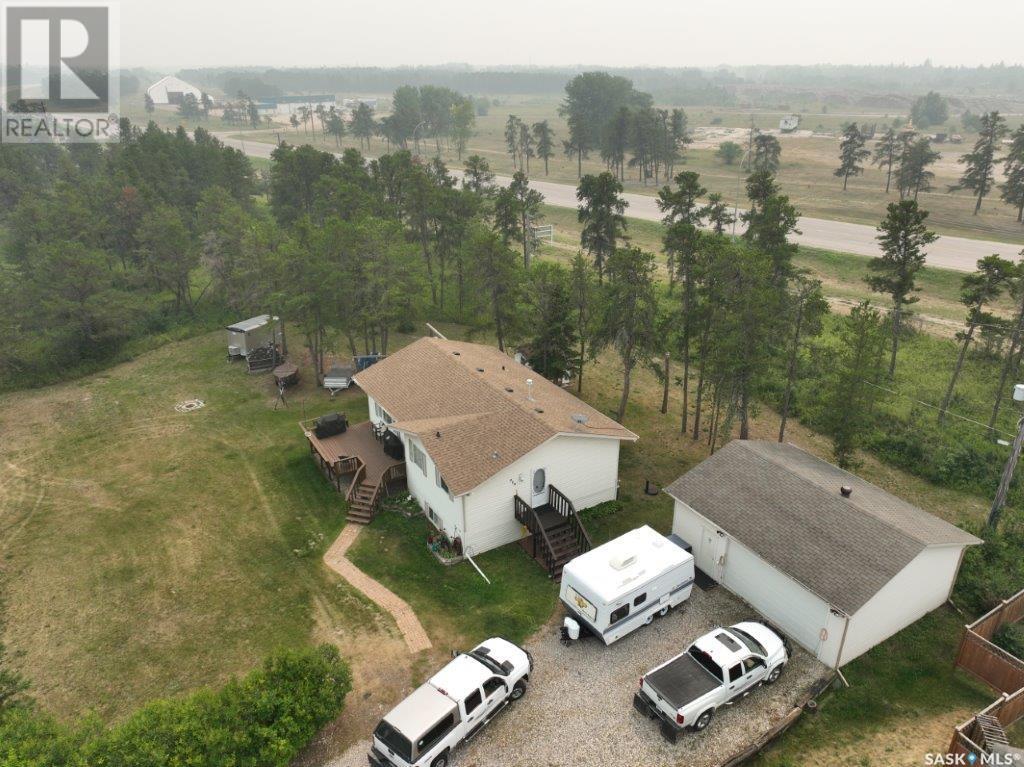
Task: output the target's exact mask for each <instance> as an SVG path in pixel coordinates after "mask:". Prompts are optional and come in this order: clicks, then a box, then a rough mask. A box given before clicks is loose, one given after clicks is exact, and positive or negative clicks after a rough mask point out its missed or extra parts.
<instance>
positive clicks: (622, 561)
mask: <svg viewBox="0 0 1024 767" xmlns="http://www.w3.org/2000/svg"><path fill="white" fill-rule="evenodd" d="M608 564H609V565H611V566H612V569H613V570H625V569H626V568H627V567H630V566H631V565H635V564H636V554H625V553H622V554H615V555H613V556H612V558H611V559H609V560H608Z"/></svg>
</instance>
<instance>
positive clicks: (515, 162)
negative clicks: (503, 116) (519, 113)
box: [505, 114, 523, 168]
mask: <svg viewBox="0 0 1024 767" xmlns="http://www.w3.org/2000/svg"><path fill="white" fill-rule="evenodd" d="M522 124H523V121H522V120H520V119H519V118H518V117H516V116H515V115H512V114H510V115H509V116H508V119H507V120H505V151H506V152H508V154H509V156H510V157H511V158H512V167H513V168H518V167H519V138H520V136H521V135H522V131H521V128H522Z"/></svg>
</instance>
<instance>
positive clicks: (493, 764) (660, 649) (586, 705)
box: [331, 588, 828, 767]
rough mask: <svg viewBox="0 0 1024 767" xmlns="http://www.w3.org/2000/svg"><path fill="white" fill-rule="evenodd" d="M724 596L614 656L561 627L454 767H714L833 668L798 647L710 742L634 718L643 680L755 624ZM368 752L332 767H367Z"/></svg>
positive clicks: (690, 607)
mask: <svg viewBox="0 0 1024 767" xmlns="http://www.w3.org/2000/svg"><path fill="white" fill-rule="evenodd" d="M755 617H756V615H755V614H754V613H753V611H752V610H751V609H750V608H749V607H747V606H746V605H744V604H743V603H742V602H741V601H740V600H738V599H736V598H735V597H734V596H733V595H731V594H730V593H729V592H728V591H726V590H725V589H723V588H715V589H712V590H710V591H702V590H701V589H699V588H695V589H694V591H693V595H692V596H691V597H690V599H689V601H688V602H687V603H686V605H685V606H684V607H683V609H682V610H676V611H673V612H672V613H669V615H668V616H666V617H665V618H662V619H660V620H656V621H655V622H654V623H653V624H651V625H650V626H646V627H644V628H641V629H639V630H638V631H636V632H634V633H633V634H631V635H630V636H628V637H626V638H624V639H621V640H620V641H618V642H616V643H615V644H613V645H612V646H611V647H605V646H604V645H602V644H601V643H600V642H599V641H598V640H596V639H593V638H591V639H587V640H583V641H580V642H576V643H574V644H572V645H570V646H568V647H564V646H562V644H561V642H559V639H558V633H559V625H560V621H561V618H560V617H559V618H558V621H557V622H556V621H552V622H551V623H550V624H549V625H547V626H546V627H545V628H544V629H542V630H541V631H540V632H538V634H537V635H536V636H534V637H533V638H532V639H531V640H530V641H529V643H528V644H527V649H529V650H530V652H531V653H532V654H533V658H534V664H535V666H534V673H533V676H532V677H531V679H530V688H529V690H528V692H527V694H526V696H525V697H524V698H523V699H522V700H521V701H519V702H518V703H516V704H515V705H514V706H511V707H510V708H509V709H508V710H506V711H504V712H502V713H501V714H499V715H498V717H497V718H496V719H495V720H494V721H493V722H491V723H490V725H488V726H487V728H486V729H485V730H484V731H483V732H481V733H480V735H478V736H477V737H476V738H475V739H474V740H473V741H471V742H470V743H469V744H468V745H466V746H465V747H464V748H461V749H459V750H457V751H456V752H455V753H454V755H453V759H452V763H453V765H454V767H516V766H519V765H522V766H523V767H525V766H526V765H530V767H536V766H537V765H559V766H564V767H576V766H577V765H578V766H579V767H584V766H586V767H590V766H591V765H595V764H600V765H602V767H634V766H635V765H639V764H659V765H673V764H678V765H689V766H690V767H712V766H713V765H717V764H719V763H720V762H721V761H722V760H723V759H725V758H726V757H728V756H729V755H731V754H732V753H734V752H736V751H738V750H739V749H740V748H742V747H743V746H745V745H747V744H749V743H750V742H752V741H753V740H755V739H756V738H757V737H758V736H759V735H761V734H762V733H764V732H765V731H767V730H768V729H769V728H770V727H771V726H772V724H773V723H775V722H776V721H778V720H779V719H781V718H782V717H783V716H784V715H785V714H786V713H788V712H789V711H790V709H792V707H793V705H794V704H795V703H796V701H797V700H798V699H799V698H800V697H801V696H802V695H803V694H804V693H805V692H806V691H807V690H808V689H809V688H810V686H811V685H812V684H813V683H814V682H815V681H816V680H817V679H819V678H820V677H822V676H824V675H826V674H827V672H828V669H827V668H826V667H825V666H823V665H822V664H821V663H819V662H818V661H817V660H816V659H814V658H812V657H811V656H810V655H808V654H807V653H806V652H804V651H803V650H801V649H799V648H797V649H796V652H795V654H794V657H793V658H792V660H790V662H789V664H788V666H787V667H786V670H785V671H784V672H783V674H782V677H781V678H780V679H779V681H778V682H776V683H775V685H773V686H771V687H760V688H758V689H757V690H755V691H754V692H753V693H751V695H750V696H749V697H747V698H745V699H743V700H742V701H740V702H739V703H737V704H736V705H735V706H730V707H725V708H723V709H721V710H719V711H718V712H717V713H716V715H715V718H714V719H713V720H712V722H711V726H710V727H708V729H707V730H705V731H704V732H703V733H700V734H699V735H695V734H692V733H689V732H687V733H685V734H683V735H682V736H681V737H680V738H679V740H678V742H677V743H676V744H675V745H673V744H670V743H668V742H667V741H666V740H665V739H664V738H662V736H661V734H660V732H659V729H658V722H657V721H654V720H650V719H646V718H645V717H643V716H641V715H640V714H639V713H638V712H636V711H634V710H633V705H632V702H633V693H634V692H635V691H636V688H637V684H638V682H639V679H640V676H641V674H643V673H645V672H647V671H648V670H649V669H651V668H652V667H654V666H656V665H658V664H659V663H663V662H664V661H666V660H668V659H669V658H671V657H672V656H674V655H676V654H677V653H679V652H681V651H682V649H683V647H684V646H685V645H686V644H688V643H689V642H690V641H692V640H693V639H695V638H696V637H698V636H699V635H701V634H703V633H706V632H707V631H710V630H711V629H712V628H715V627H716V626H721V625H728V624H731V623H738V622H740V621H743V620H750V619H752V618H755ZM368 745H369V744H368V742H367V743H360V744H357V745H356V746H354V747H353V748H352V749H350V751H349V752H348V753H346V754H345V755H344V756H343V757H341V758H340V759H339V760H337V761H335V762H334V763H332V765H331V767H349V765H352V766H353V767H354V766H355V765H365V764H366V751H367V748H368Z"/></svg>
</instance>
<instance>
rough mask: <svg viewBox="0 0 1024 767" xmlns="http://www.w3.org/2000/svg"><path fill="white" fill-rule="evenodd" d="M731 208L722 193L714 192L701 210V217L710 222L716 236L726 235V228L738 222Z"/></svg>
mask: <svg viewBox="0 0 1024 767" xmlns="http://www.w3.org/2000/svg"><path fill="white" fill-rule="evenodd" d="M729 207H730V206H729V205H728V204H727V203H726V202H725V200H724V198H723V197H722V195H721V193H719V192H712V193H711V194H709V195H708V203H707V205H705V206H704V207H703V208H701V209H700V217H701V219H703V220H705V221H707V222H708V224H709V225H710V226H711V229H712V230H713V231H714V233H715V234H725V230H726V228H727V227H729V226H732V224H733V222H735V221H736V217H735V216H734V215H733V214H732V213H731V212H730V211H729Z"/></svg>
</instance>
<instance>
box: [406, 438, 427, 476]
mask: <svg viewBox="0 0 1024 767" xmlns="http://www.w3.org/2000/svg"><path fill="white" fill-rule="evenodd" d="M409 456H410V457H411V458H412V462H413V463H414V464H416V465H417V466H419V467H420V471H422V472H423V476H424V477H425V476H427V454H426V453H424V452H423V451H422V450H420V448H419V446H418V445H417V444H416V443H415V442H413V441H411V440H410V441H409Z"/></svg>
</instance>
